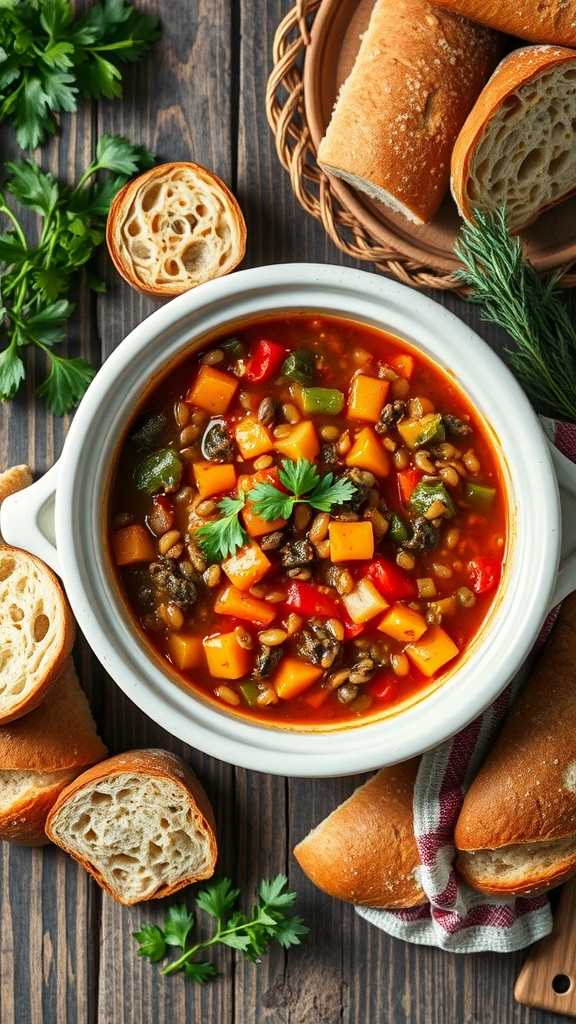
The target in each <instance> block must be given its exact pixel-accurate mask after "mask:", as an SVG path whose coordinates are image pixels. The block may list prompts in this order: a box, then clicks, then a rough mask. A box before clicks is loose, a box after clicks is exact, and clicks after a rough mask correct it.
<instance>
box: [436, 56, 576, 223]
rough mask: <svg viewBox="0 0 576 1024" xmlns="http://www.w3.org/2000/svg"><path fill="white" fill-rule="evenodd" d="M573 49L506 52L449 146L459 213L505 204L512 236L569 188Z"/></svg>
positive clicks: (574, 184) (575, 81)
mask: <svg viewBox="0 0 576 1024" xmlns="http://www.w3.org/2000/svg"><path fill="white" fill-rule="evenodd" d="M575 124H576V52H575V51H574V50H569V49H566V48H563V47H559V46H526V47H522V48H521V49H518V50H514V51H512V53H510V54H508V56H507V57H505V58H504V60H503V61H501V63H500V64H499V66H498V68H497V69H496V71H495V72H494V74H493V76H492V78H491V79H490V81H489V82H488V84H487V85H486V86H485V88H484V89H483V90H482V92H481V94H480V96H479V97H478V100H477V102H476V103H475V105H474V107H473V108H472V110H471V112H470V114H469V116H468V118H467V119H466V121H465V123H464V125H463V127H462V130H461V132H460V134H459V135H458V138H457V139H456V142H455V144H454V150H453V153H452V163H451V188H452V193H453V195H454V199H455V200H456V204H457V206H458V209H459V211H460V214H461V215H462V216H463V217H464V218H466V220H473V219H474V211H475V210H479V211H480V212H481V213H484V214H486V213H489V212H490V211H492V210H495V209H496V208H497V207H500V206H502V205H505V206H506V213H507V223H508V227H509V229H510V230H511V231H513V232H517V231H519V230H521V229H522V228H524V227H526V226H527V225H528V224H531V223H532V222H533V221H534V220H536V218H537V217H539V216H540V214H541V213H543V212H544V211H545V210H547V209H549V208H550V207H551V206H554V205H555V204H556V203H559V202H561V201H562V200H563V199H566V198H567V197H568V196H570V195H572V194H573V193H574V192H575V191H576V144H575V143H576V132H575V130H574V125H575Z"/></svg>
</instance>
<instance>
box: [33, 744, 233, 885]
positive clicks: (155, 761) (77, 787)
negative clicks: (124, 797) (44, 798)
mask: <svg viewBox="0 0 576 1024" xmlns="http://www.w3.org/2000/svg"><path fill="white" fill-rule="evenodd" d="M130 773H135V774H139V775H140V776H150V777H151V778H152V779H158V780H160V781H162V780H169V781H171V782H173V783H175V784H177V785H178V786H179V787H181V788H182V791H183V798H184V800H185V801H186V802H187V803H189V804H190V806H191V807H192V808H193V809H194V810H195V812H196V815H197V818H196V824H197V825H198V826H199V828H200V830H201V831H202V833H203V835H204V837H205V839H206V840H207V842H208V845H209V851H210V862H209V864H208V865H207V867H206V869H205V870H204V871H202V872H198V873H197V875H196V876H195V877H194V878H190V877H186V878H180V879H179V880H178V881H176V882H175V883H174V884H171V885H161V886H160V887H159V888H158V889H157V890H156V891H155V892H154V893H153V894H152V895H151V896H149V897H147V898H153V899H161V898H162V897H164V896H170V895H172V893H174V892H177V891H178V890H179V889H182V888H184V886H186V885H190V884H191V883H192V882H196V881H201V880H202V879H205V878H209V877H211V875H212V874H213V872H214V868H215V865H216V859H217V855H218V850H217V844H216V822H215V819H214V812H213V810H212V806H211V804H210V801H209V799H208V796H207V794H206V792H205V791H204V788H203V786H202V785H201V783H200V781H199V779H198V778H197V777H196V775H195V773H194V772H193V771H192V769H191V768H190V766H189V765H188V764H186V762H185V761H184V760H183V759H182V758H180V757H178V756H177V755H176V754H173V753H171V752H170V751H167V750H159V749H147V750H130V751H127V752H126V753H122V754H116V755H114V756H113V757H110V758H108V759H107V760H106V761H102V762H100V763H99V764H97V765H94V766H93V767H92V768H89V769H88V770H87V771H85V772H83V773H82V774H81V775H79V776H77V778H75V779H74V780H73V781H72V782H71V783H70V785H69V786H67V788H66V789H65V790H63V792H62V793H61V794H60V795H59V797H58V799H57V800H56V802H55V803H54V806H53V807H52V809H51V811H50V814H49V815H48V820H47V822H46V835H47V836H48V838H49V839H51V840H52V842H54V843H56V844H57V845H59V846H60V847H61V848H62V849H63V850H65V851H66V852H67V853H69V854H70V855H71V856H72V857H73V858H74V859H75V860H77V861H78V863H79V864H81V865H82V867H83V868H84V869H85V870H86V871H88V872H89V873H90V874H91V875H92V877H93V878H94V879H95V880H96V881H97V882H98V884H99V885H100V886H101V887H102V888H103V889H104V890H105V891H106V892H108V894H109V895H110V896H112V898H113V899H115V900H117V901H118V902H120V903H124V904H125V905H129V904H131V903H134V902H137V901H136V900H133V899H124V898H122V897H121V895H119V893H118V891H114V890H113V889H112V888H111V886H110V885H109V884H108V882H107V880H106V879H105V878H104V876H103V875H102V873H101V872H100V870H99V869H98V867H97V865H96V864H93V863H91V862H90V861H89V860H88V859H87V858H85V857H83V856H79V855H78V854H77V852H76V851H75V850H74V849H71V848H69V847H68V846H67V845H66V844H65V843H64V842H63V841H62V840H61V838H60V837H59V836H58V835H56V834H55V831H54V828H53V825H54V821H55V818H56V816H57V815H58V812H59V810H60V808H61V807H62V806H63V805H66V803H67V802H68V801H69V800H70V798H71V797H74V795H75V794H77V793H78V792H80V791H81V790H84V789H87V790H90V789H91V788H92V787H93V786H94V785H95V784H97V783H98V782H99V781H100V780H102V779H106V778H109V777H112V776H122V775H124V774H130ZM95 853H96V854H97V851H95Z"/></svg>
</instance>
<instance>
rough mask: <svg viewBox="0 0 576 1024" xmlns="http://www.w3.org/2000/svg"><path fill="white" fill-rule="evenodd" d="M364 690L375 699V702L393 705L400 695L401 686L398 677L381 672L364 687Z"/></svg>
mask: <svg viewBox="0 0 576 1024" xmlns="http://www.w3.org/2000/svg"><path fill="white" fill-rule="evenodd" d="M364 690H365V691H366V693H369V694H370V696H371V697H374V700H377V701H380V702H381V703H382V704H391V703H392V701H393V700H396V698H397V697H398V695H399V693H400V684H399V683H398V680H397V679H396V676H393V675H391V674H390V673H389V672H379V673H378V675H377V676H374V678H373V679H371V680H370V682H369V683H368V684H367V685H366V686H365V687H364Z"/></svg>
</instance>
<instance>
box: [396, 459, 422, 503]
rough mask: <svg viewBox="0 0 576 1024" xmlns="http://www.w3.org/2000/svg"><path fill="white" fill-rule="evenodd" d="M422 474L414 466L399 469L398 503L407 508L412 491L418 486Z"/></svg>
mask: <svg viewBox="0 0 576 1024" xmlns="http://www.w3.org/2000/svg"><path fill="white" fill-rule="evenodd" d="M423 476H424V474H423V473H422V471H421V470H420V469H416V467H415V466H409V467H408V469H401V470H400V471H399V472H398V473H397V474H396V478H397V480H398V491H399V494H400V501H401V502H402V504H403V505H405V506H406V507H408V504H409V502H410V498H411V496H412V491H413V490H414V488H415V487H416V484H419V483H420V481H421V479H422V477H423Z"/></svg>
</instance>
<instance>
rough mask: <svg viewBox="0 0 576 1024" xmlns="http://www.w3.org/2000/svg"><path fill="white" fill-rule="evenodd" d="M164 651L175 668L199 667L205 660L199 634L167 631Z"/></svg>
mask: <svg viewBox="0 0 576 1024" xmlns="http://www.w3.org/2000/svg"><path fill="white" fill-rule="evenodd" d="M166 653H167V654H168V657H169V658H170V661H171V662H172V664H173V665H175V666H176V668H180V669H189V668H200V667H201V665H203V664H204V662H205V657H204V645H203V643H202V637H201V636H192V635H190V634H188V633H169V634H168V638H167V640H166Z"/></svg>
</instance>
